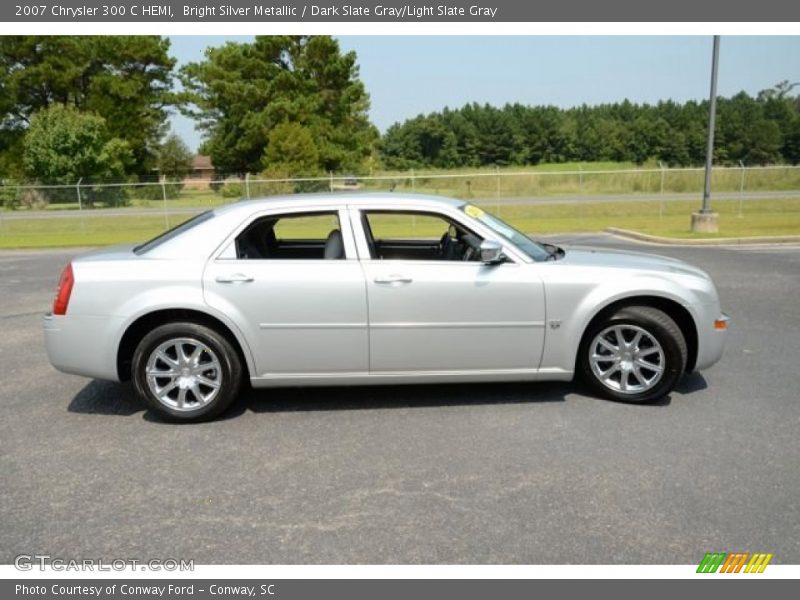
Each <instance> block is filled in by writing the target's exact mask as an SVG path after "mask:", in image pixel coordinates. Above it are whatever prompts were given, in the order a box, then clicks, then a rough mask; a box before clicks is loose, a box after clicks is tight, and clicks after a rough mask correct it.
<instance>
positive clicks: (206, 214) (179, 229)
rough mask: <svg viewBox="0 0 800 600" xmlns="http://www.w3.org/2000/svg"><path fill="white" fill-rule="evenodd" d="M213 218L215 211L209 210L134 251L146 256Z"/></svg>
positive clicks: (137, 247)
mask: <svg viewBox="0 0 800 600" xmlns="http://www.w3.org/2000/svg"><path fill="white" fill-rule="evenodd" d="M213 217H214V211H213V210H207V211H205V212H202V213H200V214H199V215H197V216H194V217H192V218H191V219H189V220H188V221H184V222H183V223H181V224H180V225H177V226H175V227H173V228H172V229H168V230H167V231H165V232H164V233H161V234H159V235H157V236H156V237H154V238H153V239H152V240H150V241H147V242H145V243H144V244H141V245H139V246H136V248H134V249H133V251H134V252H135V253H136V254H146V253H147V252H150V250H152V249H153V248H158V247H159V246H160V245H161V244H163V243H164V242H168V241H169V240H171V239H172V238H175V237H177V236H179V235H181V234H182V233H185V232H187V231H189V230H190V229H192V228H193V227H196V226H197V225H200V223H204V222H206V221H208V220H209V219H211V218H213Z"/></svg>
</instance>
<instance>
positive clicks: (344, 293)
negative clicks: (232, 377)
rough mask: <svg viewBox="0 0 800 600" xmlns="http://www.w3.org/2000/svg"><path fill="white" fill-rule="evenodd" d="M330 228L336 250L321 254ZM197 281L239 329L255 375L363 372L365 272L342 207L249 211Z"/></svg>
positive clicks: (365, 365)
mask: <svg viewBox="0 0 800 600" xmlns="http://www.w3.org/2000/svg"><path fill="white" fill-rule="evenodd" d="M343 215H345V218H342V216H343ZM274 219H277V221H276V222H275V223H273V226H272V228H271V229H272V233H271V234H269V235H266V234H265V233H264V232H265V231H266V232H269V229H270V228H269V227H265V224H266V225H269V222H270V220H274ZM259 228H260V229H259ZM334 230H338V231H339V232H341V236H342V244H343V248H342V252H341V257H333V258H327V259H326V258H324V252H325V246H326V241H327V238H328V236H329V234H330V233H331V232H332V231H334ZM254 232H256V233H258V235H257V236H255V238H254V237H253V233H254ZM273 234H274V235H273ZM262 238H269V239H262ZM259 248H261V250H259ZM203 280H204V294H205V298H206V302H207V303H208V304H209V305H211V306H212V307H214V308H216V309H217V310H220V311H222V312H224V313H226V314H228V315H229V316H230V317H231V318H232V319H233V320H234V321H235V322H236V323H237V324H238V325H239V326H240V328H241V329H242V331H243V332H244V334H245V337H246V339H247V340H248V344H249V345H250V348H251V351H252V353H253V357H254V362H255V365H256V369H257V371H258V374H257V375H256V376H257V377H269V378H273V379H274V378H280V377H282V376H283V377H289V378H291V377H313V376H336V375H344V374H348V373H360V374H366V373H367V371H368V362H369V357H368V353H367V345H368V337H367V336H368V331H367V305H366V292H365V289H364V276H363V272H362V270H361V267H360V265H359V262H358V260H357V255H356V251H355V245H354V242H353V235H352V230H351V228H350V226H349V220H348V219H347V218H346V213H343V212H340V211H339V210H338V209H336V210H330V209H321V210H320V209H313V208H310V209H305V210H298V209H293V210H291V211H284V212H280V211H270V212H266V213H262V214H260V215H258V216H255V217H254V218H253V219H252V220H251V221H250V223H249V224H246V225H245V226H244V227H243V228H242V229H241V231H240V232H239V233H238V235H237V236H236V239H235V240H233V241H231V242H230V244H229V245H228V246H227V247H226V248H225V249H224V250H223V251H222V252H221V253H220V254H219V256H217V257H215V258H214V259H212V260H211V261H209V263H208V265H207V267H206V269H205V272H204V276H203Z"/></svg>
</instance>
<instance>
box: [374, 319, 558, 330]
mask: <svg viewBox="0 0 800 600" xmlns="http://www.w3.org/2000/svg"><path fill="white" fill-rule="evenodd" d="M516 327H532V328H543V327H544V321H449V322H441V323H427V322H414V321H397V322H385V323H371V324H370V329H486V328H492V329H504V328H507V329H511V328H516Z"/></svg>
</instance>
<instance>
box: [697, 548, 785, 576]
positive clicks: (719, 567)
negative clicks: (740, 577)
mask: <svg viewBox="0 0 800 600" xmlns="http://www.w3.org/2000/svg"><path fill="white" fill-rule="evenodd" d="M772 556H773V555H772V554H764V553H761V552H755V553H753V554H750V553H749V552H732V553H729V554H728V553H725V552H707V553H706V555H705V556H704V557H703V560H701V561H700V564H699V565H698V567H697V572H698V573H717V572H719V573H763V572H764V569H766V568H767V565H768V564H769V561H771V560H772Z"/></svg>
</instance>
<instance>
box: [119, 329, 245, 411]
mask: <svg viewBox="0 0 800 600" xmlns="http://www.w3.org/2000/svg"><path fill="white" fill-rule="evenodd" d="M131 375H132V377H131V378H132V379H133V384H134V387H135V389H136V392H137V394H138V395H139V396H140V397H141V398H142V399H143V400H144V401H145V402H146V403H147V404H148V406H150V408H152V409H153V410H154V411H155V412H157V413H158V414H159V415H161V416H162V417H164V418H166V419H167V420H170V421H183V422H189V421H206V420H210V419H213V418H215V417H217V416H219V415H220V414H222V413H223V412H224V411H225V409H226V408H228V406H230V404H231V402H233V400H234V399H235V398H236V396H237V394H238V393H239V388H240V387H241V381H242V363H241V361H240V359H239V355H238V353H237V352H236V350H235V349H234V348H233V346H231V344H230V342H229V341H228V340H227V339H225V337H224V336H222V335H220V334H219V333H217V332H216V331H214V330H213V329H210V328H208V327H205V326H203V325H199V324H197V323H188V322H187V323H168V324H166V325H161V326H160V327H157V328H155V329H154V330H153V331H151V332H150V333H148V334H147V335H146V336H145V337H144V338H143V339H142V341H141V342H140V343H139V345H138V346H137V348H136V351H135V352H134V354H133V363H132V374H131Z"/></svg>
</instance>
